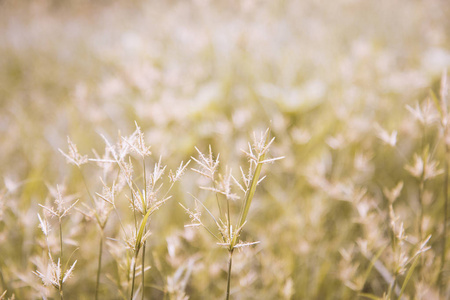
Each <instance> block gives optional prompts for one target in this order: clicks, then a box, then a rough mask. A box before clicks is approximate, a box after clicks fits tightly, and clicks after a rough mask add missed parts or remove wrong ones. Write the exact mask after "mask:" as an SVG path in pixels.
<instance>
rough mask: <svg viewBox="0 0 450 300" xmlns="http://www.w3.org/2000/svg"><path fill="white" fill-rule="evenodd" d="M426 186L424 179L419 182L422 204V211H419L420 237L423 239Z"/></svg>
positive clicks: (420, 201) (420, 202)
mask: <svg viewBox="0 0 450 300" xmlns="http://www.w3.org/2000/svg"><path fill="white" fill-rule="evenodd" d="M424 187H425V182H424V180H423V179H421V180H420V183H419V204H420V213H419V239H420V240H421V241H422V240H423V233H422V230H423V228H422V226H423V214H424V207H423V191H424Z"/></svg>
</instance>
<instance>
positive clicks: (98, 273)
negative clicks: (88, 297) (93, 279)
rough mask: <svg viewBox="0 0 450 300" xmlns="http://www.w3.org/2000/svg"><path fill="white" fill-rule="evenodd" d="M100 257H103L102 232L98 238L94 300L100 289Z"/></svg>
mask: <svg viewBox="0 0 450 300" xmlns="http://www.w3.org/2000/svg"><path fill="white" fill-rule="evenodd" d="M102 255H103V231H102V232H101V236H100V246H99V250H98V266H97V283H96V285H95V300H97V299H98V290H99V287H100V273H101V269H102Z"/></svg>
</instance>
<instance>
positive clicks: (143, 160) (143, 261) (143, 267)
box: [141, 157, 149, 300]
mask: <svg viewBox="0 0 450 300" xmlns="http://www.w3.org/2000/svg"><path fill="white" fill-rule="evenodd" d="M142 165H143V167H144V170H143V171H144V193H145V195H144V199H145V205H144V207H143V210H144V215H146V214H147V204H148V201H149V199H148V198H147V171H146V170H145V158H144V157H142ZM144 226H145V227H144V231H145V229H146V227H147V226H146V225H144ZM145 244H146V242H144V245H143V247H142V265H141V268H142V269H141V273H142V300H144V294H145V293H144V290H145V277H144V269H145Z"/></svg>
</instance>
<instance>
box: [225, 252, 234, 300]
mask: <svg viewBox="0 0 450 300" xmlns="http://www.w3.org/2000/svg"><path fill="white" fill-rule="evenodd" d="M228 253H229V257H228V279H227V297H226V300H228V299H230V286H231V265H232V263H233V250H229V251H228Z"/></svg>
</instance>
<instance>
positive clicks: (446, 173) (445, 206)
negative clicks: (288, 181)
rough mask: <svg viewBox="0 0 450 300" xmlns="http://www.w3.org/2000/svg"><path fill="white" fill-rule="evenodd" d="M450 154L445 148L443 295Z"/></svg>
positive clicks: (440, 280)
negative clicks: (449, 160) (449, 159)
mask: <svg viewBox="0 0 450 300" xmlns="http://www.w3.org/2000/svg"><path fill="white" fill-rule="evenodd" d="M449 154H450V148H449V146H448V145H446V146H445V169H444V231H443V233H442V234H443V236H442V253H441V266H440V268H439V276H438V282H437V283H438V287H439V291H440V292H441V293H442V292H443V291H444V285H443V284H442V277H443V271H444V267H445V258H446V254H447V221H448V173H449V162H448V156H449Z"/></svg>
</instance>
